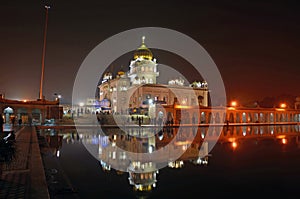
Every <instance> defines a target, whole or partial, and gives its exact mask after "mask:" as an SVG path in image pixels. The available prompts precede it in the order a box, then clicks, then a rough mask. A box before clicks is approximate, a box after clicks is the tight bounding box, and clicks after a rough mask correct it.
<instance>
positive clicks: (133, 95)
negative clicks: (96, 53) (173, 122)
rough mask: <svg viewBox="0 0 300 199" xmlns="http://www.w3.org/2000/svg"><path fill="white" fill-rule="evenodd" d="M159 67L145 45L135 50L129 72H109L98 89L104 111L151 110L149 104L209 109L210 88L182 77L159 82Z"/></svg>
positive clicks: (203, 83)
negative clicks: (188, 82)
mask: <svg viewBox="0 0 300 199" xmlns="http://www.w3.org/2000/svg"><path fill="white" fill-rule="evenodd" d="M158 76H159V68H158V64H157V61H156V59H155V58H154V57H153V54H152V52H151V50H150V49H149V48H148V47H147V46H146V44H145V37H143V38H142V44H141V46H140V47H138V48H137V49H136V51H135V52H134V55H133V59H132V60H131V61H130V65H129V71H128V72H124V71H119V72H118V73H117V75H116V77H113V75H112V73H111V72H106V73H105V74H104V76H103V79H102V83H101V84H100V85H99V86H98V87H99V101H100V106H101V108H102V109H103V110H109V111H111V112H113V113H127V112H128V110H129V109H135V108H146V109H147V108H148V107H149V105H150V104H161V105H173V104H179V105H184V106H198V105H200V106H203V107H207V106H208V85H207V82H205V81H195V82H193V83H192V84H186V83H185V82H184V80H183V78H181V77H178V78H176V79H170V80H169V81H168V83H167V84H161V83H159V82H157V77H158Z"/></svg>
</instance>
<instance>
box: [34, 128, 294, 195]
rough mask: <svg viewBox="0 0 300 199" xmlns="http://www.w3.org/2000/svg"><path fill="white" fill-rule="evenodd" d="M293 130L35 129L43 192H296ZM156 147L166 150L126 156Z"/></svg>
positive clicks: (141, 193) (83, 193) (110, 193)
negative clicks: (44, 182) (45, 185)
mask: <svg viewBox="0 0 300 199" xmlns="http://www.w3.org/2000/svg"><path fill="white" fill-rule="evenodd" d="M299 131H300V130H299V125H276V126H229V127H217V126H216V127H211V128H208V127H200V128H199V129H197V128H192V127H185V128H182V129H180V128H179V129H178V128H171V127H169V128H163V129H153V128H143V129H141V128H132V129H126V132H125V133H124V131H122V130H120V129H103V131H98V130H92V131H91V130H88V129H87V130H83V131H82V130H81V131H80V132H81V133H77V131H76V130H71V129H70V130H69V129H65V130H58V131H54V130H41V131H39V134H40V135H41V138H45V144H44V145H42V146H47V147H48V149H47V150H46V149H45V150H42V152H43V159H44V164H45V170H46V176H47V180H48V183H49V190H50V195H51V198H183V197H185V198H186V197H188V198H199V197H207V196H211V197H213V198H216V197H231V198H272V197H276V198H300V192H299V191H298V190H299V188H298V187H299V183H300V143H299V141H300V140H299V139H300V138H299V133H300V132H299ZM82 132H85V133H82ZM103 132H104V133H103ZM156 132H157V133H156ZM150 135H152V136H150ZM153 135H154V136H153ZM41 140H42V139H41ZM170 143H172V144H170ZM168 147H169V148H168ZM160 149H161V150H164V151H167V152H168V153H164V154H160V155H157V156H158V157H156V159H155V160H153V158H151V160H149V159H147V160H145V159H134V158H133V156H137V157H138V156H141V154H147V153H154V152H155V151H158V150H160ZM172 153H173V154H176V155H177V156H178V157H177V156H176V155H172ZM131 154H133V156H131ZM178 154H179V155H178ZM175 157H176V159H175ZM116 168H117V170H116Z"/></svg>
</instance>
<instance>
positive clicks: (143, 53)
mask: <svg viewBox="0 0 300 199" xmlns="http://www.w3.org/2000/svg"><path fill="white" fill-rule="evenodd" d="M133 58H134V59H137V58H142V59H147V60H152V58H153V54H152V52H151V50H150V49H149V48H147V46H146V45H145V37H144V36H143V37H142V45H141V46H140V47H139V48H138V49H137V50H136V51H135V52H134V56H133Z"/></svg>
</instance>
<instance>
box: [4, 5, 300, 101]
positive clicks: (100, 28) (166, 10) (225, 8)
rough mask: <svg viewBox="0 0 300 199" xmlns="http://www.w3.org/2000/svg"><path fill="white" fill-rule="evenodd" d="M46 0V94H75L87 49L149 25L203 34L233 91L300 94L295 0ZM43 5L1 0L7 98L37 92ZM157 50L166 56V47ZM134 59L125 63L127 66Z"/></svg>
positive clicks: (257, 95) (246, 96)
mask: <svg viewBox="0 0 300 199" xmlns="http://www.w3.org/2000/svg"><path fill="white" fill-rule="evenodd" d="M48 3H49V4H50V5H51V7H52V8H51V9H50V11H49V21H48V32H47V34H48V37H47V51H46V64H45V82H44V95H45V96H46V99H53V94H54V93H59V94H61V95H62V96H63V99H62V101H63V102H71V94H72V88H73V82H74V78H75V75H76V72H77V70H78V68H79V67H80V65H81V63H82V61H83V60H84V59H85V57H86V56H87V55H88V53H89V52H90V51H91V50H92V49H93V48H94V47H95V46H97V45H98V44H99V43H100V42H102V41H104V40H105V39H107V38H108V37H110V36H112V35H114V34H117V33H119V32H122V31H125V30H128V29H132V28H138V27H147V26H154V27H164V28H170V29H174V30H177V31H180V32H182V33H184V34H186V35H188V36H190V37H192V38H193V39H195V40H196V41H198V42H199V43H200V44H201V45H202V46H203V47H204V48H205V49H206V51H207V52H208V53H209V54H210V56H211V57H212V59H213V60H214V61H215V63H216V65H217V66H218V68H219V70H220V72H221V75H222V78H223V80H224V83H225V88H226V92H227V95H228V99H233V98H236V99H238V100H241V101H242V102H246V101H250V100H260V99H262V98H263V97H265V96H277V95H280V94H290V95H295V96H296V95H300V86H299V80H300V78H299V74H300V67H299V54H300V36H299V35H300V12H299V9H300V6H299V5H298V4H297V1H283V0H282V1H264V0H263V1H261V0H260V1H259V0H249V1H233V0H232V1H211V0H206V1H169V0H164V1H158V0H151V1H141V0H133V1H114V0H111V1H100V0H87V1H48ZM44 5H45V1H36V0H34V1H30V2H29V1H6V2H5V3H4V2H3V1H2V2H1V3H0V8H1V12H0V18H1V20H0V21H1V26H0V65H1V72H0V93H4V94H5V96H6V98H13V99H37V98H38V93H39V81H40V72H41V57H42V45H43V30H44V20H45V9H44ZM147 39H148V40H150V39H151V38H147ZM155 57H157V58H158V60H160V61H164V62H168V61H167V57H168V56H163V53H162V54H161V55H159V54H155ZM169 61H170V60H169ZM128 63H129V60H128V61H124V64H123V65H124V66H125V67H128ZM170 63H172V61H171V62H170ZM174 64H175V65H176V63H174ZM177 64H178V63H177ZM103 67H107V66H103ZM175 67H183V66H175ZM100 76H101V74H99V78H100Z"/></svg>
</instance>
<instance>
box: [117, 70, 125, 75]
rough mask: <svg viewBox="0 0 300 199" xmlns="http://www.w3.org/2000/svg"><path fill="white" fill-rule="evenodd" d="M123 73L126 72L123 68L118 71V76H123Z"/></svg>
mask: <svg viewBox="0 0 300 199" xmlns="http://www.w3.org/2000/svg"><path fill="white" fill-rule="evenodd" d="M123 75H125V72H124V71H123V70H120V71H118V74H117V76H119V77H121V76H123Z"/></svg>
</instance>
